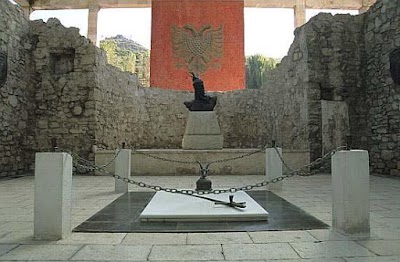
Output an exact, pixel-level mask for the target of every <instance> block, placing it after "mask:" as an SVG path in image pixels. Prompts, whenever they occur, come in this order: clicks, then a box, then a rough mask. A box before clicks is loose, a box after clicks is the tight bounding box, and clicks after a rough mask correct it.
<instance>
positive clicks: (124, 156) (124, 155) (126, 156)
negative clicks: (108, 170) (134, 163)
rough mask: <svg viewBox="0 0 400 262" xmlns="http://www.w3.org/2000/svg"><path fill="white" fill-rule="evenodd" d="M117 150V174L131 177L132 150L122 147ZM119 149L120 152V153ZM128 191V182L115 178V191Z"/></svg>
mask: <svg viewBox="0 0 400 262" xmlns="http://www.w3.org/2000/svg"><path fill="white" fill-rule="evenodd" d="M120 150H121V151H119V150H117V152H116V153H117V154H118V155H117V157H116V159H115V174H116V175H118V176H120V177H122V178H130V177H131V160H132V156H131V155H132V150H130V149H120ZM118 151H119V153H118ZM126 192H128V183H126V182H124V181H122V180H121V179H117V178H116V179H115V193H126Z"/></svg>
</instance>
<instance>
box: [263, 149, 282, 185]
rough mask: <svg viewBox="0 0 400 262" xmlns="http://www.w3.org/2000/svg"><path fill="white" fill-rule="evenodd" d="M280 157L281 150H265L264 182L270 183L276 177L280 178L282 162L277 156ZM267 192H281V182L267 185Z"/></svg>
mask: <svg viewBox="0 0 400 262" xmlns="http://www.w3.org/2000/svg"><path fill="white" fill-rule="evenodd" d="M277 151H278V152H279V155H281V156H282V148H276V149H275V148H267V149H265V176H266V180H267V181H270V180H272V179H274V178H276V177H281V176H282V160H281V158H280V157H279V155H278V152H277ZM267 190H272V191H281V190H282V181H279V182H277V183H273V184H268V185H267Z"/></svg>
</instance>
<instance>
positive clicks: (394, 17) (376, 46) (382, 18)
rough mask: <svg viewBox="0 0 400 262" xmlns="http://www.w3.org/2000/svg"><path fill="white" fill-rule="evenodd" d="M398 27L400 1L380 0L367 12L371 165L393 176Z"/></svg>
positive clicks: (398, 106) (398, 113)
mask: <svg viewBox="0 0 400 262" xmlns="http://www.w3.org/2000/svg"><path fill="white" fill-rule="evenodd" d="M399 29H400V4H399V1H392V0H382V1H378V2H377V3H376V4H375V5H374V6H373V7H372V8H371V9H370V10H369V11H368V12H367V14H366V21H365V25H364V33H365V64H364V67H363V74H364V83H363V84H364V89H365V95H364V96H363V97H361V99H363V100H365V105H366V106H365V108H366V111H367V113H366V114H367V116H368V118H367V119H368V120H367V121H368V129H367V131H368V136H369V138H370V139H369V151H370V158H371V167H372V169H373V171H374V172H377V173H380V174H386V175H389V174H390V175H393V176H400V150H399V148H400V85H396V84H395V83H394V81H393V79H392V78H391V75H390V63H389V54H390V52H392V51H393V50H395V49H399V48H400V30H399ZM399 60H400V58H399V57H397V61H398V62H400V61H399Z"/></svg>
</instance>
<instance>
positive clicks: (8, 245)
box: [0, 174, 400, 262]
mask: <svg viewBox="0 0 400 262" xmlns="http://www.w3.org/2000/svg"><path fill="white" fill-rule="evenodd" d="M134 179H135V180H141V181H145V182H151V183H152V184H159V185H163V186H168V187H179V188H188V187H189V188H194V184H195V181H196V179H197V178H196V177H193V176H191V177H189V176H185V177H134ZM262 179H263V177H261V176H233V177H232V176H218V177H212V180H213V185H214V188H217V187H231V186H238V185H245V184H246V185H247V184H250V183H254V182H259V181H261V180H262ZM73 184H74V188H73V211H72V212H73V226H76V225H78V224H80V223H81V222H83V221H85V220H86V219H87V218H89V217H90V216H91V215H93V214H95V213H96V212H97V211H99V210H101V209H102V208H103V207H105V206H106V205H107V204H109V203H110V202H111V201H113V200H115V199H116V198H117V197H119V196H120V194H115V193H114V192H113V190H114V183H113V179H112V178H111V177H94V176H74V178H73ZM33 185H34V179H33V177H32V176H27V177H22V178H18V179H12V180H4V179H3V180H0V261H31V260H36V261H200V260H202V261H237V260H240V261H247V262H250V261H275V262H277V261H282V262H283V261H285V262H299V261H305V262H306V261H307V262H317V261H318V262H319V261H322V262H324V261H326V262H339V261H341V262H343V261H347V262H389V261H390V262H394V261H397V262H398V261H400V200H399V199H400V180H398V179H390V178H383V177H376V176H371V192H370V200H371V201H370V203H371V237H370V238H368V239H360V238H357V237H346V236H343V235H340V234H337V233H335V232H332V231H331V230H305V231H280V232H278V231H264V232H248V233H246V232H234V233H180V234H178V233H176V234H174V233H128V234H125V233H118V234H109V233H73V234H72V235H70V236H69V237H67V238H66V239H63V240H60V241H52V242H47V241H34V240H32V236H33V189H34V188H33ZM130 186H131V185H130ZM132 190H140V189H138V188H136V187H133V186H132V187H130V191H132ZM278 194H279V195H280V196H281V197H283V198H285V199H286V200H288V201H289V202H291V203H293V204H295V205H297V206H298V207H300V208H302V209H303V210H305V211H307V212H309V213H310V214H312V215H313V216H315V217H317V218H319V219H321V220H322V221H324V222H325V223H327V224H329V225H330V224H331V188H330V176H329V175H324V174H320V175H315V176H313V177H293V178H290V179H288V180H286V181H285V183H284V190H283V191H282V192H280V193H278Z"/></svg>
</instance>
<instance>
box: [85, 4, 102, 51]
mask: <svg viewBox="0 0 400 262" xmlns="http://www.w3.org/2000/svg"><path fill="white" fill-rule="evenodd" d="M99 11H100V7H99V6H98V5H91V6H90V7H89V18H88V33H87V37H88V38H89V39H90V40H91V41H92V42H93V44H94V45H97V15H98V13H99Z"/></svg>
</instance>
